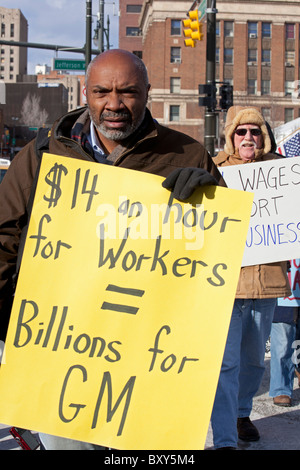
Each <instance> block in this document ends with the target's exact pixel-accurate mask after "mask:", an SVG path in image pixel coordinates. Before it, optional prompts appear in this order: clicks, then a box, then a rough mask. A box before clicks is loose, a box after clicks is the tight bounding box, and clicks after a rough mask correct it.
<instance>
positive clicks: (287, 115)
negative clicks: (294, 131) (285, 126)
mask: <svg viewBox="0 0 300 470" xmlns="http://www.w3.org/2000/svg"><path fill="white" fill-rule="evenodd" d="M293 119H294V109H293V108H285V109H284V122H289V121H292V120H293Z"/></svg>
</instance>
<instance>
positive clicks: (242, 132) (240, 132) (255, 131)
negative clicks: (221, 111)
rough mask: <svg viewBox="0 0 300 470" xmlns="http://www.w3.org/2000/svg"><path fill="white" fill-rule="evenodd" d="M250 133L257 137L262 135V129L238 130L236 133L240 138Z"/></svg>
mask: <svg viewBox="0 0 300 470" xmlns="http://www.w3.org/2000/svg"><path fill="white" fill-rule="evenodd" d="M248 131H250V133H251V135H253V136H256V137H257V136H259V135H261V134H262V132H261V129H236V130H235V133H236V135H239V136H245V135H246V134H247V132H248Z"/></svg>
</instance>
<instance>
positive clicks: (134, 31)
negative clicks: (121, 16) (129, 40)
mask: <svg viewBox="0 0 300 470" xmlns="http://www.w3.org/2000/svg"><path fill="white" fill-rule="evenodd" d="M139 35H140V28H138V27H135V26H127V27H126V36H139Z"/></svg>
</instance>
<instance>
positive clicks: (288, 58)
mask: <svg viewBox="0 0 300 470" xmlns="http://www.w3.org/2000/svg"><path fill="white" fill-rule="evenodd" d="M285 66H286V67H295V51H285Z"/></svg>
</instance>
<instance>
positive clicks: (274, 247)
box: [220, 157, 300, 266]
mask: <svg viewBox="0 0 300 470" xmlns="http://www.w3.org/2000/svg"><path fill="white" fill-rule="evenodd" d="M220 170H221V172H222V174H223V177H224V179H225V181H226V184H227V186H228V187H229V188H232V189H240V190H243V191H249V192H253V193H254V201H253V207H252V213H251V218H250V224H249V230H248V235H247V241H246V246H245V252H244V257H243V262H242V266H251V265H254V264H264V263H273V262H276V261H285V260H289V259H293V258H299V256H300V211H299V208H298V201H299V199H300V157H294V158H282V159H281V158H280V159H276V160H268V161H264V162H256V163H251V164H243V165H232V166H226V167H222V168H221V169H220Z"/></svg>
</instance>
